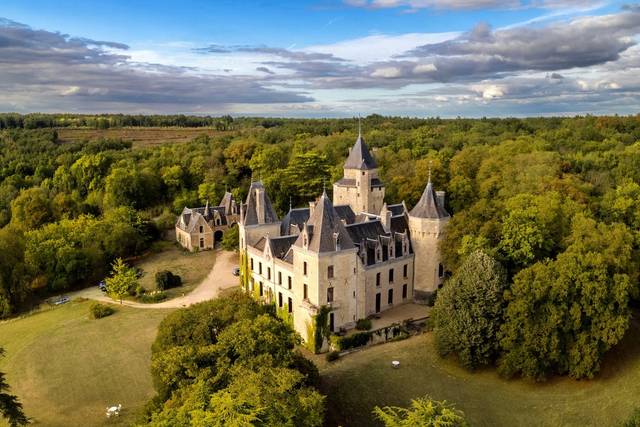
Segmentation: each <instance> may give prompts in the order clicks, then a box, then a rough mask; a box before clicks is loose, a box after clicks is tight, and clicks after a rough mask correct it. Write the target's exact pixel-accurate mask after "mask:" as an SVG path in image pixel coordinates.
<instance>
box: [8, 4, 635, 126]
mask: <svg viewBox="0 0 640 427" xmlns="http://www.w3.org/2000/svg"><path fill="white" fill-rule="evenodd" d="M638 41H640V6H638V5H637V4H628V3H624V2H619V1H605V0H601V1H597V0H594V1H591V0H503V1H496V0H317V1H230V0H219V1H182V2H175V1H174V2H170V1H157V0H156V1H149V0H145V1H136V0H129V1H106V2H101V3H100V5H98V4H97V3H95V2H87V1H70V0H58V1H55V2H52V1H44V0H4V1H3V4H2V8H1V9H0V111H20V112H29V111H72V112H135V113H187V114H227V113H231V114H236V115H243V114H258V115H275V116H310V117H316V116H352V115H354V114H369V113H380V114H398V115H411V116H442V117H450V116H458V115H460V116H531V115H552V114H553V115H555V114H585V113H593V114H604V113H621V114H630V113H637V112H639V111H640V97H639V95H640V77H638V76H640V49H638ZM1 95H4V96H1Z"/></svg>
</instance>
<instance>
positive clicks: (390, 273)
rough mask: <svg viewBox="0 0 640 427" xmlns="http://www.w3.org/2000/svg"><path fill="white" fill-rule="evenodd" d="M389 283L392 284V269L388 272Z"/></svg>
mask: <svg viewBox="0 0 640 427" xmlns="http://www.w3.org/2000/svg"><path fill="white" fill-rule="evenodd" d="M389 283H393V268H392V269H391V270H389Z"/></svg>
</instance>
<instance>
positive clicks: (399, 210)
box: [387, 203, 404, 215]
mask: <svg viewBox="0 0 640 427" xmlns="http://www.w3.org/2000/svg"><path fill="white" fill-rule="evenodd" d="M387 209H389V210H390V211H391V215H402V214H403V213H404V206H403V205H402V203H398V204H396V205H387Z"/></svg>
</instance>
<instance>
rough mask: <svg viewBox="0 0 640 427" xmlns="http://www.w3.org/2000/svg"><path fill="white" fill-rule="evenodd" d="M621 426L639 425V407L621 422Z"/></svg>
mask: <svg viewBox="0 0 640 427" xmlns="http://www.w3.org/2000/svg"><path fill="white" fill-rule="evenodd" d="M622 427H640V408H636V409H635V410H634V411H633V412H632V413H631V416H630V417H629V418H627V419H626V421H625V422H624V423H622Z"/></svg>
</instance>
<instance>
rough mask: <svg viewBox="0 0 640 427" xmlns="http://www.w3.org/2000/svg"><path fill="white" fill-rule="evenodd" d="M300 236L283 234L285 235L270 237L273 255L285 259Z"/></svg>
mask: <svg viewBox="0 0 640 427" xmlns="http://www.w3.org/2000/svg"><path fill="white" fill-rule="evenodd" d="M297 238H298V236H283V237H270V238H269V244H270V245H271V251H272V253H273V256H274V257H276V258H279V259H284V257H285V255H286V254H287V252H289V248H290V247H291V245H293V244H294V243H295V241H296V239H297Z"/></svg>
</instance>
